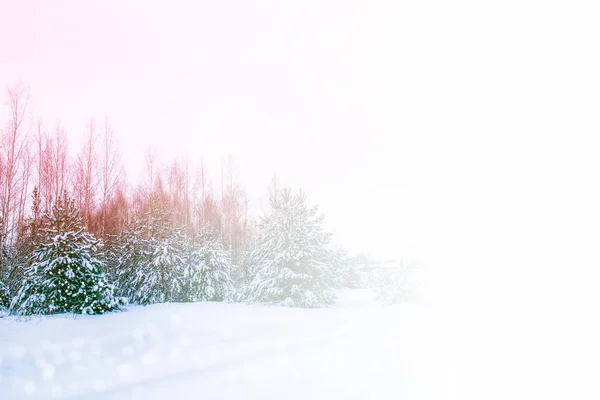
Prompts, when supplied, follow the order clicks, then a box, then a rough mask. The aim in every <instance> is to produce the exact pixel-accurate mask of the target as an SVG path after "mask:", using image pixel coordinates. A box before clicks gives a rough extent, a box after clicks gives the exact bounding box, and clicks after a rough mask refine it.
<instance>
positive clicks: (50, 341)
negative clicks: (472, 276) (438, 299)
mask: <svg viewBox="0 0 600 400" xmlns="http://www.w3.org/2000/svg"><path fill="white" fill-rule="evenodd" d="M374 297H375V294H374V293H373V292H372V291H370V290H350V291H343V292H340V293H339V299H338V304H337V305H336V306H335V307H331V308H325V309H292V308H283V307H269V306H261V305H246V304H220V303H195V304H160V305H153V306H147V307H137V306H135V307H133V306H132V307H128V308H127V309H126V310H125V311H124V312H118V313H111V314H107V315H103V316H76V317H74V316H72V315H58V316H52V317H35V318H31V319H29V320H27V321H25V320H17V319H15V318H14V317H4V318H0V399H51V398H61V399H67V398H69V399H145V400H148V399H161V400H162V399H168V398H171V399H199V398H204V399H262V400H265V399H352V398H357V399H447V398H450V393H449V390H450V387H449V382H450V380H451V375H450V369H449V367H448V365H447V363H444V362H443V358H441V357H439V354H440V351H441V350H442V347H443V343H441V342H440V341H439V340H436V339H435V338H436V337H437V336H438V335H437V334H436V330H435V329H434V328H433V325H432V324H431V321H430V319H428V317H427V315H428V314H427V308H426V306H424V305H422V304H421V305H418V304H404V305H396V306H389V307H386V306H381V305H378V304H377V303H375V302H374V300H373V299H374Z"/></svg>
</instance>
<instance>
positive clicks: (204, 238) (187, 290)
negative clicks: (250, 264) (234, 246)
mask: <svg viewBox="0 0 600 400" xmlns="http://www.w3.org/2000/svg"><path fill="white" fill-rule="evenodd" d="M186 253H187V254H186V260H185V265H184V267H183V270H182V274H181V277H180V279H181V282H182V292H181V296H180V299H181V300H182V301H224V300H230V299H232V298H233V295H234V292H235V290H234V286H233V281H232V278H231V275H232V271H233V267H232V265H231V259H230V255H229V254H228V252H227V251H225V250H224V249H223V244H222V242H221V240H220V238H219V237H217V236H216V235H215V234H214V232H212V231H210V230H208V229H202V230H201V231H200V232H199V233H198V235H197V237H196V239H195V240H194V241H190V242H188V244H187V251H186Z"/></svg>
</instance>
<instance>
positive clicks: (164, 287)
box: [119, 196, 184, 304]
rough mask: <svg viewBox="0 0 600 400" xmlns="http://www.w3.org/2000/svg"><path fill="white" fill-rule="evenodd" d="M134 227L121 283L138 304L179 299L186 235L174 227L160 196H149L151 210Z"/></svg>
mask: <svg viewBox="0 0 600 400" xmlns="http://www.w3.org/2000/svg"><path fill="white" fill-rule="evenodd" d="M134 229H135V230H134V231H130V232H129V233H128V234H129V237H127V236H126V237H125V240H124V245H123V247H122V249H121V250H122V253H121V255H120V257H121V259H120V267H119V268H120V270H121V271H120V274H122V279H121V280H120V282H121V283H122V286H123V287H124V288H126V289H125V290H126V291H127V292H128V294H129V297H130V299H131V301H133V302H135V303H138V304H154V303H164V302H167V301H174V300H176V299H177V297H178V296H179V292H180V291H181V281H180V279H179V278H180V273H181V270H182V268H183V261H184V259H183V251H184V238H183V235H182V234H181V232H180V231H179V230H175V229H172V228H171V226H170V224H169V216H168V213H167V212H166V209H165V207H164V205H163V203H162V202H161V201H160V198H159V197H157V196H152V197H151V198H150V202H149V207H148V210H147V211H146V213H145V214H144V216H143V218H141V219H140V220H139V221H138V222H137V226H136V227H135V228H134Z"/></svg>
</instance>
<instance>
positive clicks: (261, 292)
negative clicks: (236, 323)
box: [245, 190, 335, 307]
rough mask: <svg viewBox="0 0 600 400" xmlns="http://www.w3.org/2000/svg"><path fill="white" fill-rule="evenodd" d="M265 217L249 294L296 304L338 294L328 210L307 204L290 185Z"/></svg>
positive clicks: (305, 304)
mask: <svg viewBox="0 0 600 400" xmlns="http://www.w3.org/2000/svg"><path fill="white" fill-rule="evenodd" d="M271 206H272V209H273V211H272V213H271V215H269V216H268V217H266V218H263V219H262V224H261V227H260V228H261V234H260V236H259V237H258V240H257V248H256V250H254V251H253V252H252V253H251V255H250V259H251V275H252V276H253V279H252V281H251V283H250V285H249V286H248V287H247V290H246V293H245V298H246V300H248V301H251V302H266V303H274V304H283V305H287V306H295V307H320V306H323V305H326V304H330V303H332V302H333V301H334V300H335V297H334V294H333V292H332V290H331V289H332V287H333V286H334V285H335V282H333V279H332V274H333V273H332V266H331V258H332V257H331V253H330V251H329V250H328V249H327V245H328V244H329V242H330V235H329V234H328V233H326V232H324V231H323V228H322V221H323V215H322V214H319V213H318V210H317V207H312V208H308V207H307V206H306V196H305V195H304V194H303V193H298V194H295V195H294V194H292V193H291V192H290V191H289V190H284V191H283V192H282V193H281V195H280V196H277V197H276V198H273V199H272V201H271Z"/></svg>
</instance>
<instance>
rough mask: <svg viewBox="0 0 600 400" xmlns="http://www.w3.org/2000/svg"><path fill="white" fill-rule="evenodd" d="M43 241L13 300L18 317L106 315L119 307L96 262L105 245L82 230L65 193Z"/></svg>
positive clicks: (48, 218)
mask: <svg viewBox="0 0 600 400" xmlns="http://www.w3.org/2000/svg"><path fill="white" fill-rule="evenodd" d="M45 221H46V222H45V224H44V227H43V228H42V230H41V234H42V238H41V240H40V243H39V244H38V245H37V246H36V248H35V250H34V252H33V255H32V262H31V264H30V265H29V266H28V267H27V268H26V270H25V280H24V282H23V285H22V287H21V289H20V291H19V293H18V294H17V296H16V297H15V298H14V299H13V302H12V304H11V310H12V312H13V313H15V314H21V315H29V314H55V313H63V312H72V313H84V314H102V313H105V312H107V311H111V310H115V309H117V308H118V307H119V305H121V302H120V299H118V298H116V297H115V296H114V294H113V289H114V288H113V286H112V285H111V284H110V283H108V281H107V278H106V275H105V273H104V272H103V270H102V267H103V263H102V261H101V260H100V259H99V258H98V257H97V252H98V250H99V249H100V247H101V246H102V242H101V241H99V240H97V239H96V238H94V236H93V235H92V234H90V233H89V232H86V231H85V229H84V228H83V225H82V222H81V219H80V218H79V215H78V212H77V210H76V209H75V206H74V205H73V200H71V199H69V197H68V196H67V194H66V193H64V194H63V196H62V197H61V198H60V199H59V200H58V201H57V202H56V204H55V205H54V206H53V207H52V210H51V211H50V213H48V215H47V216H46V218H45Z"/></svg>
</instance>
